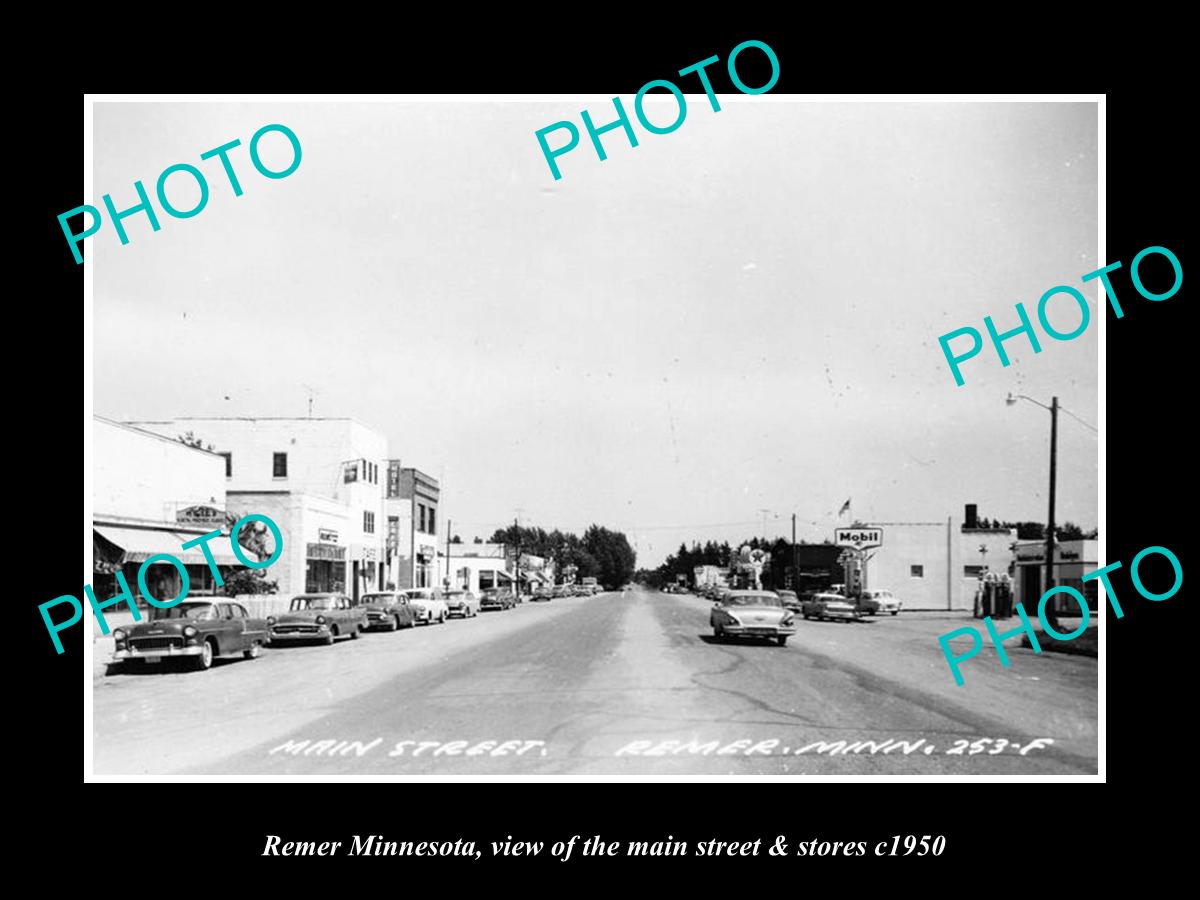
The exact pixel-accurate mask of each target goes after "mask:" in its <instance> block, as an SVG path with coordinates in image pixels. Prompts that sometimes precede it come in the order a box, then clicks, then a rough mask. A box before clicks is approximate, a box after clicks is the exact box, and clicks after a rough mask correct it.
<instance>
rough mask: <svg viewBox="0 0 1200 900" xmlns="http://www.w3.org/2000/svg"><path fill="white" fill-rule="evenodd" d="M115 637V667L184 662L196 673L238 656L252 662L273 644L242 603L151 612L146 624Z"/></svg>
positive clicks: (194, 603) (187, 604)
mask: <svg viewBox="0 0 1200 900" xmlns="http://www.w3.org/2000/svg"><path fill="white" fill-rule="evenodd" d="M112 636H113V643H114V644H115V647H116V650H115V652H114V653H113V657H112V658H113V661H114V662H115V663H121V664H124V665H130V664H133V665H142V664H145V663H150V664H154V663H161V662H162V661H163V660H164V659H180V658H186V659H188V660H189V661H190V662H191V664H192V668H194V669H197V670H204V669H207V668H209V667H211V666H212V664H213V660H214V659H216V658H217V657H218V656H232V655H233V654H236V653H240V654H242V655H243V656H244V657H246V659H254V658H256V657H257V656H258V653H259V651H260V650H261V649H262V647H263V645H264V644H266V643H268V642H269V641H270V634H269V633H268V629H267V620H266V619H257V618H253V617H251V615H250V614H249V613H248V612H246V607H244V606H242V605H241V604H240V603H233V602H228V601H219V600H199V599H193V600H185V601H184V602H182V603H179V604H176V605H175V606H170V607H167V608H166V609H159V608H158V607H151V609H150V618H149V619H148V620H147V621H145V622H135V623H133V624H132V625H128V626H126V627H124V628H118V629H116V630H115V631H114V632H113V633H112Z"/></svg>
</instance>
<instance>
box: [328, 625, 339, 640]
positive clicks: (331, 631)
mask: <svg viewBox="0 0 1200 900" xmlns="http://www.w3.org/2000/svg"><path fill="white" fill-rule="evenodd" d="M337 636H338V627H337V626H336V625H334V626H333V627H332V628H330V629H329V634H327V635H325V643H326V644H332V643H333V642H334V641H336V640H337Z"/></svg>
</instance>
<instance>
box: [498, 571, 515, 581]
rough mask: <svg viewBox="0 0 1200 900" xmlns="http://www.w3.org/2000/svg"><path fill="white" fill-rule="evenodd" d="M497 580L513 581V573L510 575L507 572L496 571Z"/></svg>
mask: <svg viewBox="0 0 1200 900" xmlns="http://www.w3.org/2000/svg"><path fill="white" fill-rule="evenodd" d="M496 580H497V581H509V582H511V581H512V576H511V575H509V574H508V573H507V572H497V573H496Z"/></svg>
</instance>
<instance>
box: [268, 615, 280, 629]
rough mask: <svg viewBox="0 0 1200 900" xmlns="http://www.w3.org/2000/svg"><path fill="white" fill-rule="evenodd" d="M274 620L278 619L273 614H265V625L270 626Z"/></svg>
mask: <svg viewBox="0 0 1200 900" xmlns="http://www.w3.org/2000/svg"><path fill="white" fill-rule="evenodd" d="M276 621H278V620H277V619H276V618H275V617H274V616H267V627H268V628H270V627H271V626H272V625H274V624H275V622H276Z"/></svg>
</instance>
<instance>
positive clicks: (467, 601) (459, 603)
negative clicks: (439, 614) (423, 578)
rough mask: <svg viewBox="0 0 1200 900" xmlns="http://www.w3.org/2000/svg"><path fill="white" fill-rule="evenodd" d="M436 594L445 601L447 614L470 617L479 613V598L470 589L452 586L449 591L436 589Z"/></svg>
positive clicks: (464, 617)
mask: <svg viewBox="0 0 1200 900" xmlns="http://www.w3.org/2000/svg"><path fill="white" fill-rule="evenodd" d="M434 596H435V597H441V598H442V600H444V601H445V603H446V615H447V616H459V617H460V618H463V619H469V618H471V616H477V615H479V598H478V597H476V596H475V595H474V594H473V593H471V592H470V591H463V590H458V589H453V588H452V589H451V590H448V591H435V592H434Z"/></svg>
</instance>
